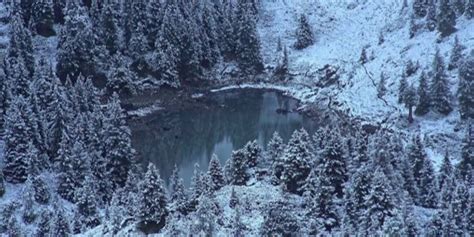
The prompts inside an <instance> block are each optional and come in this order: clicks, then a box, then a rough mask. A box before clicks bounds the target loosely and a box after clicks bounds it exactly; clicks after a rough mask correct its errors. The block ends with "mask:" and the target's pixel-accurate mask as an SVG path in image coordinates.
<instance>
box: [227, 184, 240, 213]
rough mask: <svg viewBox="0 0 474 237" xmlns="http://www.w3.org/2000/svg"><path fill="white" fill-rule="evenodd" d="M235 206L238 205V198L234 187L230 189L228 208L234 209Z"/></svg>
mask: <svg viewBox="0 0 474 237" xmlns="http://www.w3.org/2000/svg"><path fill="white" fill-rule="evenodd" d="M237 205H239V198H238V197H237V194H236V192H235V189H234V187H232V190H231V192H230V198H229V207H230V208H232V209H234V208H236V207H237Z"/></svg>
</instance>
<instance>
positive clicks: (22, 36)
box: [6, 13, 35, 76]
mask: <svg viewBox="0 0 474 237" xmlns="http://www.w3.org/2000/svg"><path fill="white" fill-rule="evenodd" d="M6 57H7V58H11V57H14V58H17V60H20V61H23V62H24V64H25V67H26V69H27V70H28V75H29V76H31V75H33V73H34V65H35V58H34V52H33V43H32V41H31V33H30V31H29V30H28V29H27V28H26V27H25V24H24V21H23V20H22V18H21V16H20V14H18V13H16V14H14V15H13V16H12V18H11V22H10V44H9V45H8V50H7V55H6Z"/></svg>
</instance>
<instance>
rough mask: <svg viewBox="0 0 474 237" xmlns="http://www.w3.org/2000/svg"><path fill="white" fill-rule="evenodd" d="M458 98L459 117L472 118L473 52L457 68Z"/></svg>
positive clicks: (473, 86)
mask: <svg viewBox="0 0 474 237" xmlns="http://www.w3.org/2000/svg"><path fill="white" fill-rule="evenodd" d="M458 100H459V112H460V114H461V119H463V120H468V119H469V118H471V119H474V106H472V105H473V104H474V54H471V55H470V56H469V57H468V58H467V59H466V61H465V62H464V63H463V64H462V65H461V67H460V69H459V88H458Z"/></svg>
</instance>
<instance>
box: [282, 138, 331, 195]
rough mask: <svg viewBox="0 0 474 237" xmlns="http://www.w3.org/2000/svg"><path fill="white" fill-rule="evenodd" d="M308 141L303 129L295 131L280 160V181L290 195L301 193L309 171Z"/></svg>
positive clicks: (310, 156) (310, 157) (310, 158)
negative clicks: (281, 168) (281, 163)
mask: <svg viewBox="0 0 474 237" xmlns="http://www.w3.org/2000/svg"><path fill="white" fill-rule="evenodd" d="M308 141H309V135H308V133H307V132H306V131H305V130H304V129H302V130H299V131H295V132H294V133H293V135H292V136H291V139H290V141H289V142H288V145H287V148H286V150H285V153H284V155H283V158H282V160H283V172H282V174H281V180H282V182H283V184H284V187H285V189H286V190H287V191H289V192H291V193H296V194H302V193H303V190H302V187H303V185H304V181H305V180H306V178H307V177H308V175H309V173H310V171H311V166H310V164H311V163H310V162H311V160H312V154H311V152H310V148H309V146H310V144H308ZM328 158H329V157H328Z"/></svg>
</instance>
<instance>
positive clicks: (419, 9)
mask: <svg viewBox="0 0 474 237" xmlns="http://www.w3.org/2000/svg"><path fill="white" fill-rule="evenodd" d="M412 7H413V12H414V13H415V15H416V16H417V17H424V16H426V12H427V6H426V1H424V0H414V1H413V5H412Z"/></svg>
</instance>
